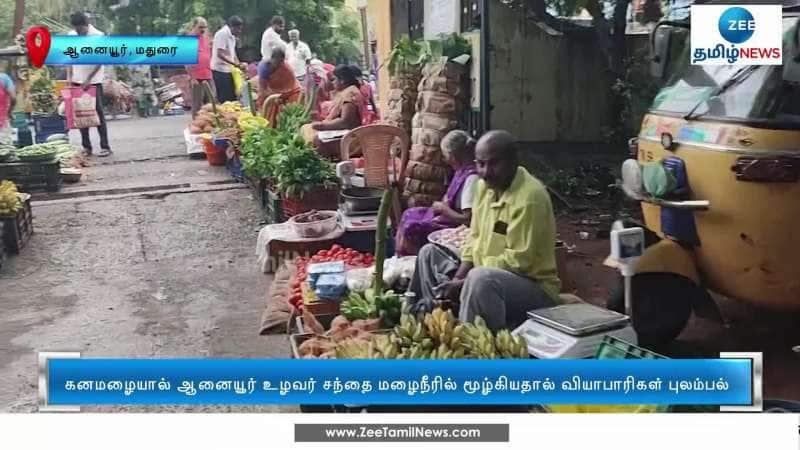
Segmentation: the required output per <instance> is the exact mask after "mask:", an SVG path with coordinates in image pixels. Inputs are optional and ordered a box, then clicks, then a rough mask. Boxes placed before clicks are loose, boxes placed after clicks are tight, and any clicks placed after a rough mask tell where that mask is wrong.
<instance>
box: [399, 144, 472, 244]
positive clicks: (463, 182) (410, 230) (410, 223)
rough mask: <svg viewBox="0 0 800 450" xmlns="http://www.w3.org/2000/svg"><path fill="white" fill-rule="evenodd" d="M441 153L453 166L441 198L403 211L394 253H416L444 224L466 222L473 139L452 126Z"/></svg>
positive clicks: (470, 199)
mask: <svg viewBox="0 0 800 450" xmlns="http://www.w3.org/2000/svg"><path fill="white" fill-rule="evenodd" d="M441 147H442V154H443V155H444V157H445V160H446V161H447V163H448V164H450V166H451V167H452V168H453V170H454V172H455V173H454V174H453V179H452V180H451V181H450V185H449V186H448V188H447V193H446V194H445V196H444V198H443V199H442V201H441V202H434V204H433V206H431V207H429V208H428V207H419V208H410V209H408V210H406V211H405V212H404V213H403V217H402V219H401V221H400V226H399V227H398V230H397V236H396V242H397V253H398V254H401V255H416V254H417V252H418V251H419V249H420V248H421V247H422V246H423V245H425V244H427V242H428V235H429V234H431V233H432V232H434V231H437V230H442V229H445V228H454V227H457V226H459V225H469V223H470V219H471V218H472V215H471V211H472V197H473V196H474V192H475V183H476V182H477V181H478V172H477V169H476V168H475V140H474V139H472V138H471V137H470V135H469V134H467V133H466V132H465V131H461V130H454V131H451V132H450V133H448V134H447V135H446V136H445V137H444V139H442V144H441Z"/></svg>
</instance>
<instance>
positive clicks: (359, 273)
mask: <svg viewBox="0 0 800 450" xmlns="http://www.w3.org/2000/svg"><path fill="white" fill-rule="evenodd" d="M374 274H375V266H372V267H366V268H360V269H352V270H348V271H347V272H345V274H344V276H345V279H346V280H347V289H348V290H350V292H364V291H366V290H367V289H369V287H370V286H371V285H372V280H373V277H374Z"/></svg>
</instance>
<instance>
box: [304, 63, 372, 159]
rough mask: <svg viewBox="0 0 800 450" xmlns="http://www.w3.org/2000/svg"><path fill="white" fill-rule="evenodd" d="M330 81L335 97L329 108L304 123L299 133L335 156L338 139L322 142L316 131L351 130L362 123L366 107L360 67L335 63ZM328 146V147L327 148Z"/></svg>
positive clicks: (324, 152)
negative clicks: (318, 117) (323, 114)
mask: <svg viewBox="0 0 800 450" xmlns="http://www.w3.org/2000/svg"><path fill="white" fill-rule="evenodd" d="M331 84H332V86H333V90H334V93H333V95H334V99H333V103H332V104H331V107H330V111H329V112H328V114H327V117H325V120H323V121H321V122H313V123H310V124H308V125H305V126H304V127H303V130H302V134H303V136H304V137H305V139H306V141H307V142H309V143H314V146H315V147H317V149H318V150H319V151H320V153H323V154H329V153H330V154H331V155H330V156H338V154H339V149H338V141H337V142H335V144H336V145H333V146H330V145H327V146H326V145H325V144H324V143H323V142H321V141H320V140H319V138H318V137H317V133H318V132H319V131H339V130H352V129H354V128H358V127H360V126H361V125H362V120H363V117H364V113H365V111H366V109H367V106H366V100H365V99H364V96H363V95H362V94H361V89H360V88H361V70H360V69H359V68H358V67H355V66H346V65H341V66H338V67H337V68H336V69H335V70H334V71H333V77H332V80H331ZM328 147H331V148H328Z"/></svg>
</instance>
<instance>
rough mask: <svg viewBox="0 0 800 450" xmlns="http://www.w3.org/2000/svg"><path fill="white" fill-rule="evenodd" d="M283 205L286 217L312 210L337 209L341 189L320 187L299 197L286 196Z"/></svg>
mask: <svg viewBox="0 0 800 450" xmlns="http://www.w3.org/2000/svg"><path fill="white" fill-rule="evenodd" d="M281 206H282V207H283V212H284V215H285V216H286V217H292V216H296V215H298V214H302V213H304V212H309V211H312V210H317V211H321V210H335V209H338V207H339V189H338V188H334V189H326V190H322V189H319V190H315V191H311V192H308V193H306V194H305V195H304V196H303V198H299V199H293V198H287V197H284V198H283V202H282V205H281Z"/></svg>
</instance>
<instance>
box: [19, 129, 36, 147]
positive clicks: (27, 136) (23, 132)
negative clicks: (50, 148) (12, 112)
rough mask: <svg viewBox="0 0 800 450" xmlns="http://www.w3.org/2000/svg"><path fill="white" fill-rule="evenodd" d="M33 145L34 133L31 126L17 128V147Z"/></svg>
mask: <svg viewBox="0 0 800 450" xmlns="http://www.w3.org/2000/svg"><path fill="white" fill-rule="evenodd" d="M29 145H33V133H32V132H31V130H30V129H29V128H27V127H26V128H17V142H16V146H17V148H22V147H27V146H29Z"/></svg>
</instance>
